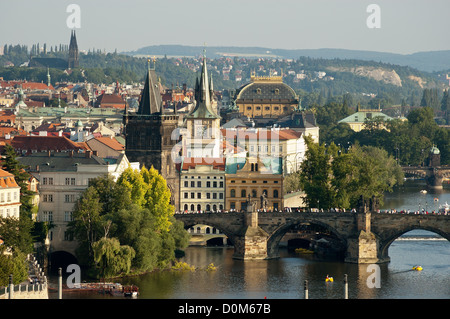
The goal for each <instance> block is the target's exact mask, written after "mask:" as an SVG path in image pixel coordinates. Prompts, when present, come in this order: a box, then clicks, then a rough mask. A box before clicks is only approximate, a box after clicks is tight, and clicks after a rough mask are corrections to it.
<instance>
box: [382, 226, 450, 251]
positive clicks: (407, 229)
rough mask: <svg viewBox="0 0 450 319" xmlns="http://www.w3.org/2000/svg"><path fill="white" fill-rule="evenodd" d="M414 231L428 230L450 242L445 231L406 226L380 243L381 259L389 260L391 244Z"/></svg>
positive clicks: (428, 227) (434, 228)
mask: <svg viewBox="0 0 450 319" xmlns="http://www.w3.org/2000/svg"><path fill="white" fill-rule="evenodd" d="M412 230H426V231H430V232H432V233H435V234H438V235H439V236H441V237H443V238H445V239H447V240H448V241H450V234H448V233H446V232H444V231H443V230H441V229H439V228H436V227H430V226H427V225H405V226H404V227H402V228H401V229H398V230H397V231H395V232H393V233H390V234H389V235H388V236H386V237H384V238H383V239H382V240H381V242H380V247H379V252H380V254H381V257H383V258H389V247H390V246H391V244H392V243H393V242H394V241H395V240H396V239H398V238H399V237H400V236H402V235H403V234H405V233H407V232H410V231H412Z"/></svg>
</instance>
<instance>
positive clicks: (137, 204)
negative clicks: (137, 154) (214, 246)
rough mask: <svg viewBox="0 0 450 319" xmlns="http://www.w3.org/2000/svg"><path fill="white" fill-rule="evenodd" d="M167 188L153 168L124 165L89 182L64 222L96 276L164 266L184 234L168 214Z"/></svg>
mask: <svg viewBox="0 0 450 319" xmlns="http://www.w3.org/2000/svg"><path fill="white" fill-rule="evenodd" d="M173 213H174V207H173V206H172V205H170V191H169V189H168V187H167V184H166V181H165V180H164V178H163V177H162V176H161V175H160V174H159V173H158V171H157V170H155V169H154V168H150V169H147V168H145V167H143V168H142V169H141V170H133V169H131V168H128V169H126V170H125V171H124V172H123V173H122V174H121V175H120V176H119V178H118V179H117V181H114V180H113V179H112V177H109V176H102V177H98V178H96V179H94V180H92V181H91V182H90V185H89V187H88V188H87V189H86V190H85V191H84V192H83V194H82V195H81V197H80V198H79V200H78V201H77V203H76V205H75V209H74V214H73V218H74V220H73V221H72V222H71V223H69V228H70V230H71V231H73V233H74V236H75V238H76V239H77V240H78V242H79V255H80V256H83V255H86V256H88V258H87V260H85V263H86V264H87V265H88V266H90V267H91V269H92V270H95V273H96V275H97V276H106V277H111V276H117V275H120V274H127V273H129V272H146V271H151V270H154V269H156V268H164V267H166V266H167V265H168V264H169V263H170V262H172V261H174V259H175V251H176V250H178V249H183V248H185V247H186V246H187V244H188V242H189V234H188V233H187V232H186V231H185V230H184V226H183V224H182V223H181V222H179V221H177V220H176V219H175V218H174V217H173Z"/></svg>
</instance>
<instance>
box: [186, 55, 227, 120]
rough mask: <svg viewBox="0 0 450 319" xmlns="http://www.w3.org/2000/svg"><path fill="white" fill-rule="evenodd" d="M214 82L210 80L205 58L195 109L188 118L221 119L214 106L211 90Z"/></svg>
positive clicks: (196, 86) (196, 94) (197, 85)
mask: <svg viewBox="0 0 450 319" xmlns="http://www.w3.org/2000/svg"><path fill="white" fill-rule="evenodd" d="M210 85H212V81H211V82H210V81H209V79H208V70H207V68H206V57H205V56H203V66H202V73H201V75H200V80H198V79H197V81H196V85H195V102H196V105H195V108H194V109H193V110H192V112H191V113H189V115H188V116H187V118H204V119H220V116H219V115H218V114H217V113H216V112H215V111H214V107H213V105H212V94H211V88H210Z"/></svg>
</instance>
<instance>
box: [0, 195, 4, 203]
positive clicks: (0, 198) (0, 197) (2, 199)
mask: <svg viewBox="0 0 450 319" xmlns="http://www.w3.org/2000/svg"><path fill="white" fill-rule="evenodd" d="M4 201H5V194H4V193H2V194H1V196H0V202H4Z"/></svg>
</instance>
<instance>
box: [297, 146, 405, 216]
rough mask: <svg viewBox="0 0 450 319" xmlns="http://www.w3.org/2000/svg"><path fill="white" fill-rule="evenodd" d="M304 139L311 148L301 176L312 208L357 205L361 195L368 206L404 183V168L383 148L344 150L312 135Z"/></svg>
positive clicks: (307, 200)
mask: <svg viewBox="0 0 450 319" xmlns="http://www.w3.org/2000/svg"><path fill="white" fill-rule="evenodd" d="M305 141H306V145H307V146H308V150H307V152H306V158H305V161H303V162H302V165H301V172H300V173H299V174H298V178H299V184H300V187H301V188H302V189H303V191H304V192H305V194H306V198H305V201H306V204H307V206H308V207H310V208H313V207H317V208H324V209H328V208H331V207H339V208H346V209H350V208H357V205H359V203H360V200H361V198H363V199H364V201H365V204H366V205H369V204H370V203H373V200H375V201H376V202H377V203H378V202H379V203H381V202H382V201H383V196H384V193H385V192H389V191H392V190H393V186H394V185H396V184H399V183H402V182H403V173H402V170H401V168H400V167H399V166H398V164H397V162H396V161H395V159H394V158H393V157H392V156H389V155H388V154H387V152H386V151H385V150H383V149H380V148H377V147H373V146H359V145H353V146H352V147H351V148H350V149H349V150H345V149H343V148H339V147H337V146H336V145H335V144H334V143H332V144H331V145H330V146H328V147H326V146H325V145H324V144H318V143H314V142H313V140H312V139H311V138H310V137H305Z"/></svg>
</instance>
